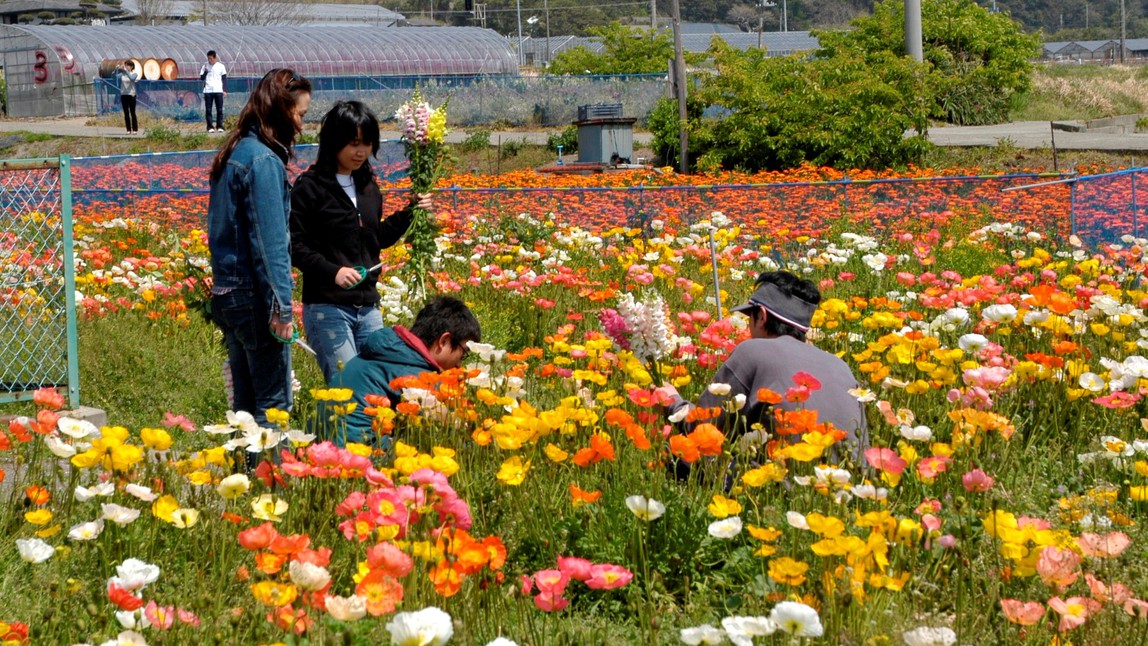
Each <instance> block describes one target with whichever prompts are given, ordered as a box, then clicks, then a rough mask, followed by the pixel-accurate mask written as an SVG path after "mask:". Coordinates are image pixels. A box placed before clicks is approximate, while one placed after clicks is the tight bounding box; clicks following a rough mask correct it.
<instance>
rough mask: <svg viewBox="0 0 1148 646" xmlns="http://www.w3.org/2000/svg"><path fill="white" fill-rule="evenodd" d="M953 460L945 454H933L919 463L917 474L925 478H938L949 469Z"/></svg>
mask: <svg viewBox="0 0 1148 646" xmlns="http://www.w3.org/2000/svg"><path fill="white" fill-rule="evenodd" d="M952 461H953V459H952V458H950V457H948V456H945V455H931V456H929V457H927V458H925V459H923V460H921V461H920V462H918V463H917V475H919V476H921V477H922V478H925V479H931V478H936V477H937V476H938V475H940V474H942V473H944V472H945V471H947V470H948V469H949V464H950V463H952Z"/></svg>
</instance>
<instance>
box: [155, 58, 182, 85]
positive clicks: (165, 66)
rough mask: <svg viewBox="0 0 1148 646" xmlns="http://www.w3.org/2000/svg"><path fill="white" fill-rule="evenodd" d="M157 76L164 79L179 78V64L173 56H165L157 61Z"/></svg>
mask: <svg viewBox="0 0 1148 646" xmlns="http://www.w3.org/2000/svg"><path fill="white" fill-rule="evenodd" d="M159 77H160V78H161V79H163V80H165V81H174V80H175V79H177V78H179V65H177V64H176V62H175V59H174V58H165V59H163V60H162V61H160V62H159Z"/></svg>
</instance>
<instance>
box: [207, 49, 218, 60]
mask: <svg viewBox="0 0 1148 646" xmlns="http://www.w3.org/2000/svg"><path fill="white" fill-rule="evenodd" d="M207 55H208V56H215V57H216V58H219V54H216V53H215V50H214V49H209V50H207Z"/></svg>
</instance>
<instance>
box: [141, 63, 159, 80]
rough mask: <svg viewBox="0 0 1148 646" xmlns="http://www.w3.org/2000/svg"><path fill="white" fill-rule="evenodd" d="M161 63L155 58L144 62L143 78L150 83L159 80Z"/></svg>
mask: <svg viewBox="0 0 1148 646" xmlns="http://www.w3.org/2000/svg"><path fill="white" fill-rule="evenodd" d="M159 72H160V69H159V61H157V60H156V59H154V58H148V59H146V60H144V64H143V77H144V78H145V79H147V80H149V81H158V80H159V78H160V77H159Z"/></svg>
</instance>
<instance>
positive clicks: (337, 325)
mask: <svg viewBox="0 0 1148 646" xmlns="http://www.w3.org/2000/svg"><path fill="white" fill-rule="evenodd" d="M303 329H304V330H306V331H307V342H308V343H310V344H311V348H313V349H314V350H315V360H316V361H318V362H319V369H320V370H322V371H323V378H324V379H325V380H326V381H327V385H330V384H332V383H335V381H336V377H338V375H339V373H340V372H341V371H342V370H343V366H345V365H347V362H348V361H350V360H351V359H352V358H354V357H355V355H357V354H359V348H361V347H362V346H363V342H364V341H366V340H367V337H369V336H371V334H372V333H374V332H377V331H378V330H381V329H383V314H382V312H380V311H379V307H378V306H377V305H332V304H329V303H304V304H303Z"/></svg>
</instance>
